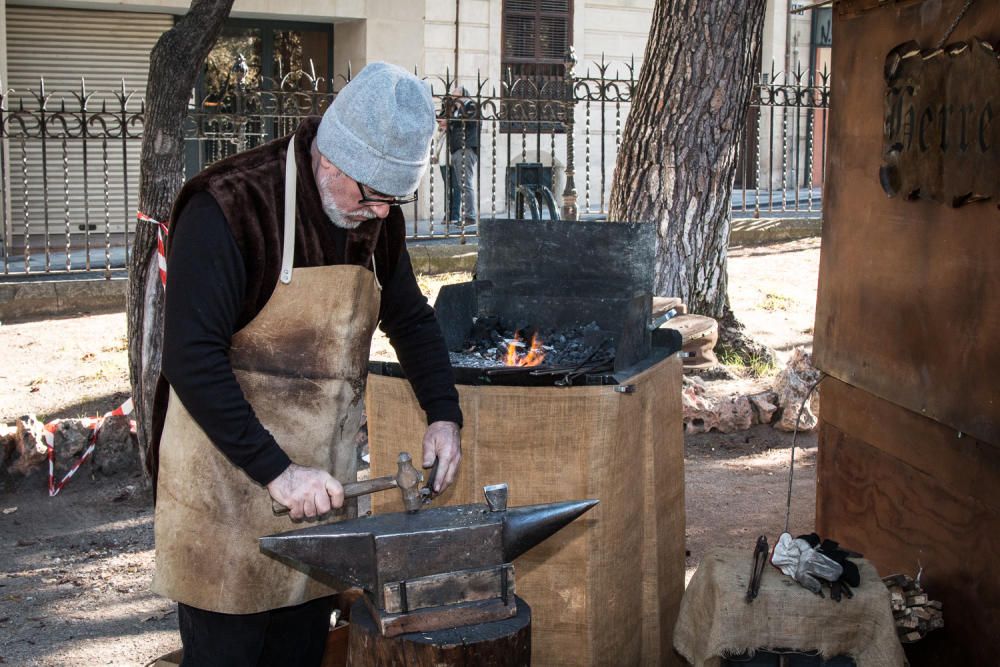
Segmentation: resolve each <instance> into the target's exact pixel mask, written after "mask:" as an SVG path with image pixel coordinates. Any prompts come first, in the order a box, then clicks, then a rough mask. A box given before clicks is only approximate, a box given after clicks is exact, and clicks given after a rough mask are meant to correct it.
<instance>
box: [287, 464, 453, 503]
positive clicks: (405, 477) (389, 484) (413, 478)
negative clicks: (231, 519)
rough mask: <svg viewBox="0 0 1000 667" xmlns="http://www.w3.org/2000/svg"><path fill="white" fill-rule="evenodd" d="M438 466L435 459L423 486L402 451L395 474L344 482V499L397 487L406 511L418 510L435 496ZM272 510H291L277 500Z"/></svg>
mask: <svg viewBox="0 0 1000 667" xmlns="http://www.w3.org/2000/svg"><path fill="white" fill-rule="evenodd" d="M437 466H438V464H437V460H435V461H434V467H433V468H431V472H430V479H429V480H428V481H427V485H426V486H424V487H421V486H420V483H421V482H423V481H424V475H423V473H421V472H420V471H419V470H417V469H416V468H414V467H413V460H412V459H411V458H410V455H409V454H407V453H406V452H400V453H399V461H398V462H397V467H396V474H395V475H386V476H385V477H376V478H375V479H366V480H364V481H363V482H348V483H347V484H344V500H347V499H348V498H357V497H358V496H366V495H368V494H369V493H375V492H376V491H385V490H386V489H393V488H396V489H399V491H400V493H402V494H403V507H405V508H406V511H407V512H410V513H413V512H416V511H417V510H419V509H420V506H421V505H423V504H425V503H427V502H430V499H431V498H432V497H433V496H434V491H433V489H434V478H435V477H436V476H437ZM271 510H272V511H273V512H274V514H275V515H277V516H280V515H282V514H287V513H288V511H289V510H288V508H287V507H285V506H284V505H282V504H281V503H279V502H278V501H277V500H272V501H271Z"/></svg>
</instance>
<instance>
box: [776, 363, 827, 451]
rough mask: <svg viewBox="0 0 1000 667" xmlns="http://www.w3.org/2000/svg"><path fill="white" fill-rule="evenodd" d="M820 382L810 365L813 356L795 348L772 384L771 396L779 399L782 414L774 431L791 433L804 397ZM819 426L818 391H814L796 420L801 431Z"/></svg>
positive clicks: (816, 371)
mask: <svg viewBox="0 0 1000 667" xmlns="http://www.w3.org/2000/svg"><path fill="white" fill-rule="evenodd" d="M819 378H820V372H819V371H818V370H816V369H815V368H814V367H813V365H812V355H810V354H809V353H808V352H806V351H805V350H804V349H802V348H801V347H797V348H795V350H794V352H793V353H792V358H791V359H790V360H789V362H788V366H787V367H786V368H785V369H784V370H783V371H781V372H780V373H779V374H778V377H777V378H775V381H774V393H775V394H777V397H778V407H779V408H780V409H781V414H780V416H779V417H778V421H777V422H776V423H775V424H774V428H776V429H778V430H780V431H789V432H790V431H794V430H795V422H796V419H798V416H799V409H800V408H801V407H802V402H803V401H804V400H805V396H806V394H807V393H808V392H809V389H810V387H812V386H813V385H814V384H815V383H816V382H817V381H818V380H819ZM818 423H819V388H818V387H817V388H816V390H815V391H813V393H812V396H811V397H810V400H809V404H808V405H807V406H806V407H805V409H804V410H802V417H801V419H800V420H799V430H800V431H811V430H813V429H814V428H816V425H817V424H818Z"/></svg>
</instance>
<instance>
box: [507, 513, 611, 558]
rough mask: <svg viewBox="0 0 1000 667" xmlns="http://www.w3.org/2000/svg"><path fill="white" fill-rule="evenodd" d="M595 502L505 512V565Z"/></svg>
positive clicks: (562, 526)
mask: <svg viewBox="0 0 1000 667" xmlns="http://www.w3.org/2000/svg"><path fill="white" fill-rule="evenodd" d="M598 502H600V501H597V500H571V501H567V502H563V503H546V504H544V505H524V506H522V507H512V508H510V509H508V510H507V517H506V519H505V521H504V529H503V559H504V562H506V563H510V562H513V561H514V559H515V558H517V557H518V556H520V555H521V554H523V553H524V552H526V551H528V550H529V549H531V548H532V547H533V546H535V545H536V544H538V543H539V542H543V541H545V540H546V539H548V538H549V537H550V536H551V535H552V534H553V533H555V532H557V531H559V530H561V529H562V528H564V527H565V526H566V525H567V524H569V523H570V522H571V521H573V520H574V519H576V518H577V517H578V516H580V515H581V514H583V513H584V512H586V511H587V510H589V509H590V508H591V507H593V506H594V505H596V504H597V503H598Z"/></svg>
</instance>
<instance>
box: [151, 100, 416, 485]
mask: <svg viewBox="0 0 1000 667" xmlns="http://www.w3.org/2000/svg"><path fill="white" fill-rule="evenodd" d="M318 126H319V118H316V117H314V118H307V119H305V120H304V121H302V124H301V125H299V128H298V129H297V130H296V132H295V134H294V135H293V137H294V141H295V142H296V143H295V157H296V163H297V166H298V172H299V176H298V185H297V194H296V207H295V208H296V210H295V215H296V229H295V264H294V265H295V266H297V267H306V266H330V265H336V264H354V265H357V266H363V267H369V268H370V267H371V258H372V252H373V250H374V253H375V265H376V266H377V267H378V275H379V280H380V281H381V282H382V283H383V284H385V283H386V282H387V281H388V280H389V278H390V276H392V274H393V272H394V271H395V269H396V264H397V263H398V261H399V256H400V253H401V252H402V248H403V244H404V242H405V241H404V238H405V234H406V230H405V226H404V224H405V223H404V220H403V213H402V211H401V210H400V209H399V207H396V206H393V207H392V208H390V209H389V216H388V217H387V218H386V219H385V220H371V221H368V222H365V223H363V224H362V225H361V226H359V227H358V228H357V229H355V230H345V229H342V228H340V227H337V226H335V225H334V224H333V223H332V222H330V219H329V218H328V217H327V215H326V213H325V212H324V211H323V206H322V202H321V200H320V196H319V191H318V190H317V189H316V181H315V178H314V177H313V171H312V163H311V157H310V147H311V146H312V142H313V139H314V138H315V136H316V130H317V128H318ZM288 142H289V138H288V137H284V138H281V139H276V140H275V141H271V142H269V143H267V144H265V145H263V146H260V147H258V148H254V149H252V150H249V151H246V152H244V153H240V154H238V155H234V156H232V157H229V158H226V159H225V160H221V161H219V162H217V163H215V164H214V165H212V166H210V167H208V168H207V169H205V170H204V171H202V172H201V173H200V174H198V175H197V176H195V177H194V178H192V179H191V180H190V181H188V182H187V183H186V184H185V185H184V187H183V188H182V189H181V192H180V194H179V195H178V196H177V200H176V202H174V210H173V213H172V214H171V216H170V232H171V234H170V236H171V237H172V236H173V232H174V231H175V230H176V229H177V226H178V217H179V216H180V213H181V211H183V210H184V207H185V205H186V204H187V202H188V201H189V200H190V199H191V197H192V196H193V195H195V194H196V193H199V192H208V193H209V194H211V195H212V196H213V197H214V198H215V201H216V202H217V203H218V204H219V207H220V208H221V209H222V212H223V213H224V214H225V217H226V221H227V222H228V224H229V229H230V230H231V231H232V233H233V238H235V240H236V245H237V246H238V247H239V249H240V252H241V254H242V255H243V263H244V267H245V268H246V292H245V295H244V298H243V307H242V309H241V311H240V315H239V318H238V319H237V322H236V328H237V329H241V328H243V327H244V326H246V325H247V324H248V323H249V322H250V321H251V320H252V319H253V318H254V317H256V316H257V314H258V313H259V312H260V311H261V309H262V308H263V307H264V304H266V303H267V301H268V299H270V298H271V294H272V293H273V292H274V288H275V286H276V285H277V283H278V273H279V272H280V270H281V239H282V235H283V231H284V221H283V215H284V209H285V154H286V151H287V146H288ZM186 224H191V222H190V221H188V222H187V223H186ZM169 252H170V250H169V246H168V249H167V253H168V257H169ZM167 298H170V295H169V294H168V295H167ZM380 319H381V318H380ZM168 389H169V387H168V384H167V381H166V379H165V378H164V377H163V376H162V375H161V376H160V380H159V383H158V385H157V388H156V397H155V399H154V401H153V414H152V433H151V434H150V449H149V454H148V456H147V458H146V465H147V468H148V470H149V472H150V474H151V476H152V478H153V488H154V489H155V488H156V471H157V467H158V460H159V442H160V434H161V433H162V432H163V420H164V417H165V415H166V407H167V397H168V395H169V391H168Z"/></svg>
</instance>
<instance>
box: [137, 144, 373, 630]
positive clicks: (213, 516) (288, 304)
mask: <svg viewBox="0 0 1000 667" xmlns="http://www.w3.org/2000/svg"><path fill="white" fill-rule="evenodd" d="M295 180H296V166H295V141H294V139H293V140H292V141H290V142H289V144H288V150H287V155H286V160H285V212H284V232H283V233H284V239H283V247H282V266H281V274H280V278H279V281H278V284H277V286H276V287H275V290H274V294H273V295H272V296H271V298H270V299H269V300H268V302H267V303H266V304H265V306H264V308H263V310H261V312H260V313H259V314H258V315H257V317H255V318H254V319H253V321H251V322H250V323H249V324H247V326H246V327H244V328H243V329H241V330H240V331H238V332H237V333H236V334H234V335H233V339H232V347H231V350H230V362H231V364H232V367H233V371H234V372H235V375H236V379H237V381H238V382H239V384H240V386H241V387H242V389H243V393H244V395H245V396H246V398H247V400H248V401H249V403H250V405H251V406H252V407H253V409H254V411H255V412H256V414H257V417H258V418H259V419H260V421H261V423H262V424H263V425H264V427H265V428H267V429H268V430H269V431H270V432H271V434H272V435H273V436H274V438H275V439H276V440H277V442H278V443H279V444H280V445H281V447H282V449H284V451H285V452H286V453H287V454H288V456H289V457H290V458H291V459H292V461H294V462H295V463H297V464H299V465H303V466H310V467H316V468H322V469H324V470H328V471H329V472H330V473H331V474H332V475H333V476H334V477H335V478H336V479H337V480H339V481H340V482H342V483H345V482H351V481H356V480H357V458H358V451H357V435H358V432H359V429H360V426H361V418H362V411H363V407H364V406H363V403H362V399H363V397H364V388H365V379H366V375H367V369H368V353H369V349H370V346H371V338H372V333H373V331H374V328H375V325H376V323H377V320H378V312H379V303H380V287H379V285H378V281H377V278H375V277H374V275H373V271H369V270H368V269H366V268H363V267H360V266H354V265H336V266H317V267H308V268H299V269H295V270H294V280H293V271H292V263H293V257H294V248H295ZM331 224H332V223H331ZM372 262H373V263H372V268H373V269H374V258H372ZM161 443H162V444H161V446H160V474H159V481H158V484H157V502H156V514H155V524H154V532H155V537H156V573H155V575H154V577H153V590H154V591H155V592H157V593H159V594H161V595H164V596H166V597H168V598H171V599H173V600H176V601H178V602H182V603H184V604H186V605H189V606H192V607H196V608H198V609H205V610H208V611H215V612H222V613H226V614H251V613H256V612H260V611H265V610H269V609H277V608H280V607H287V606H291V605H296V604H301V603H303V602H307V601H309V600H312V599H315V598H318V597H322V596H326V595H331V594H333V593H334V592H336V591H335V590H334V589H333V588H330V587H329V586H327V585H325V584H323V583H321V582H319V581H317V580H316V579H313V578H312V577H310V576H308V575H307V574H306V573H304V572H301V571H299V570H297V569H294V568H293V567H291V566H290V565H287V564H285V563H283V562H281V561H278V560H276V559H274V558H272V557H270V556H266V555H264V554H262V553H261V552H260V550H259V549H258V546H257V538H258V537H261V536H263V535H270V534H273V533H279V532H283V531H288V530H292V529H295V528H300V527H302V526H301V525H297V524H294V523H292V521H291V519H289V518H288V517H287V515H286V516H275V515H274V513H273V512H272V510H271V496H270V494H268V492H267V489H266V488H264V487H261V486H260V485H259V484H257V483H256V482H254V481H253V480H252V479H250V478H249V477H248V476H247V475H246V473H244V472H243V471H242V469H240V468H238V467H236V466H235V465H233V464H232V463H231V462H230V461H229V460H228V459H227V458H226V457H225V456H223V454H222V453H221V452H220V451H219V450H218V449H217V448H216V447H215V446H214V445H213V444H212V442H211V441H210V440H209V438H208V437H207V436H206V435H205V433H204V431H202V429H201V428H200V427H199V426H198V425H197V424H196V423H195V421H194V419H192V417H191V415H190V414H189V413H188V411H187V410H186V409H185V408H184V405H183V404H182V403H181V401H180V400H179V399H178V398H177V395H176V394H175V393H174V392H173V390H172V389H171V391H170V399H169V404H168V406H167V412H166V419H165V423H164V427H163V436H162V440H161ZM348 503H349V504H345V507H344V508H343V509H341V510H340V511H339V512H336V513H334V514H333V516H332V517H331V519H330V520H331V521H339V520H343V519H345V518H349V517H353V516H355V515H356V514H357V509H356V508H357V506H356V504H355V503H354V502H353V501H348Z"/></svg>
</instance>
